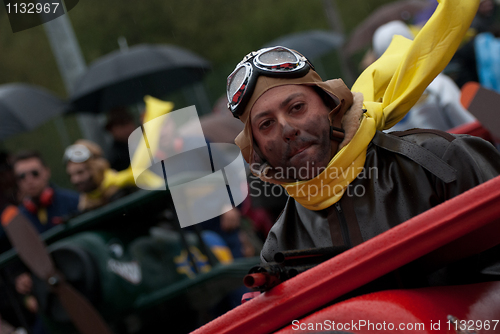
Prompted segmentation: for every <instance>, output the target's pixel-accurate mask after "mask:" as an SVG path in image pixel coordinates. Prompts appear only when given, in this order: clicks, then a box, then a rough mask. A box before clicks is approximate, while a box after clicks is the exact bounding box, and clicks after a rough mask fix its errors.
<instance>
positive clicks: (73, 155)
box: [64, 144, 92, 163]
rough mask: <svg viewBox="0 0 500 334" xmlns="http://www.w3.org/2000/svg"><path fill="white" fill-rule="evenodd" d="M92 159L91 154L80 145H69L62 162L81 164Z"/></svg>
mask: <svg viewBox="0 0 500 334" xmlns="http://www.w3.org/2000/svg"><path fill="white" fill-rule="evenodd" d="M90 157H92V153H90V151H89V149H88V148H87V147H86V146H84V145H81V144H75V145H71V146H70V147H68V148H67V149H66V152H64V160H65V161H71V162H75V163H82V162H85V161H87V160H89V159H90Z"/></svg>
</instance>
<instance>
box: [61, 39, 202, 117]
mask: <svg viewBox="0 0 500 334" xmlns="http://www.w3.org/2000/svg"><path fill="white" fill-rule="evenodd" d="M209 67H210V65H209V63H208V61H206V60H204V59H203V58H201V57H199V56H197V55H195V54H193V53H191V52H190V51H187V50H184V49H182V48H179V47H176V46H172V45H148V44H140V45H137V46H133V47H131V48H130V49H127V50H125V51H114V52H112V53H110V54H108V55H106V56H104V57H101V58H99V59H98V60H96V61H95V62H93V63H92V64H91V65H90V66H89V68H88V69H87V71H86V73H85V74H83V76H82V77H81V78H80V79H79V80H78V81H77V83H76V85H75V89H74V92H73V94H72V95H71V97H70V100H71V103H72V108H73V109H74V110H76V111H92V112H101V111H105V110H108V109H110V108H113V107H116V106H123V105H129V104H134V103H138V102H140V101H142V99H143V98H144V96H145V95H148V94H149V95H152V96H155V97H162V96H163V95H165V94H167V93H169V92H171V91H174V90H176V89H178V88H180V87H182V86H185V85H188V84H191V83H193V82H196V81H199V80H201V78H202V77H203V74H204V73H205V72H206V71H207V70H208V69H209Z"/></svg>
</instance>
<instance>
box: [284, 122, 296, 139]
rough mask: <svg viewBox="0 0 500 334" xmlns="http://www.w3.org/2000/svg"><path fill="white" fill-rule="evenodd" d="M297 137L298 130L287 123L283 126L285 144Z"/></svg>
mask: <svg viewBox="0 0 500 334" xmlns="http://www.w3.org/2000/svg"><path fill="white" fill-rule="evenodd" d="M298 135H299V130H298V129H297V128H296V127H295V126H293V125H291V124H290V123H288V122H285V123H284V124H283V140H284V141H285V142H289V141H291V140H295V138H296V137H297V136H298Z"/></svg>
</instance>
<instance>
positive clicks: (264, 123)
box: [259, 120, 272, 130]
mask: <svg viewBox="0 0 500 334" xmlns="http://www.w3.org/2000/svg"><path fill="white" fill-rule="evenodd" d="M271 124H272V121H271V120H267V121H264V122H262V123H260V126H259V129H261V130H265V129H267V128H268V127H270V126H271Z"/></svg>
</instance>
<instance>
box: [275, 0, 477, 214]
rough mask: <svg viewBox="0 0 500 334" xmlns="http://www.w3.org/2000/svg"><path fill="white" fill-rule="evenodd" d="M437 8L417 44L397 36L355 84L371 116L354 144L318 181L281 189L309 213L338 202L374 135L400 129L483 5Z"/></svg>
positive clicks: (444, 3)
mask: <svg viewBox="0 0 500 334" xmlns="http://www.w3.org/2000/svg"><path fill="white" fill-rule="evenodd" d="M439 2H440V4H439V5H438V7H437V9H436V11H435V12H434V14H433V15H432V17H431V18H430V19H429V21H428V22H427V23H426V25H425V26H424V27H423V28H422V30H421V31H420V32H419V33H418V35H417V36H416V37H415V40H414V41H413V42H412V41H410V40H408V39H406V38H404V37H401V36H395V37H394V38H393V40H392V43H391V45H390V46H389V48H388V49H387V51H386V52H385V53H384V54H383V55H382V56H381V57H380V58H379V59H378V60H377V61H376V62H375V63H373V64H372V65H371V66H369V67H368V68H367V69H366V70H365V71H364V72H363V73H362V74H361V75H360V76H359V78H358V79H357V80H356V82H355V83H354V85H353V87H352V88H351V91H353V92H361V93H363V96H364V103H363V105H364V108H365V109H366V110H367V112H366V113H365V114H364V116H363V117H362V120H361V124H360V126H359V128H358V130H357V132H356V134H355V135H354V138H353V139H352V140H351V141H350V143H349V144H348V145H346V146H345V147H344V148H342V149H341V150H340V151H339V152H337V154H336V155H335V156H334V157H333V158H332V160H331V161H330V163H329V164H328V166H327V167H326V169H325V170H324V171H323V172H322V173H321V174H319V175H318V176H317V177H315V178H314V179H311V180H307V181H298V182H293V183H286V184H283V187H284V188H285V189H286V190H287V192H288V193H289V194H290V196H292V197H293V198H294V199H295V200H296V201H297V202H299V203H300V204H301V205H303V206H304V207H305V208H307V209H309V210H322V209H325V208H327V207H329V206H331V205H332V204H335V203H336V202H337V201H339V200H340V198H341V197H342V195H343V194H344V191H345V189H346V188H347V186H348V185H349V184H350V183H351V182H352V181H353V180H354V179H356V177H357V176H358V175H359V174H360V173H361V172H362V171H363V166H364V164H365V159H366V150H367V147H368V145H369V144H370V141H371V140H372V139H373V137H374V136H375V133H376V131H377V130H384V129H389V128H391V127H392V126H393V125H395V124H396V123H398V122H399V121H400V120H401V119H402V118H403V117H404V116H405V115H406V113H407V112H408V111H409V110H410V108H411V107H412V106H413V105H414V104H415V103H416V102H417V101H418V99H419V98H420V96H421V95H422V93H423V92H424V90H425V89H426V87H427V86H428V85H429V84H430V83H431V82H432V80H434V78H435V77H436V76H437V75H438V74H439V73H440V72H441V71H442V70H443V69H444V68H445V67H446V65H447V64H448V62H449V61H450V60H451V57H452V56H453V54H454V53H455V51H456V50H457V48H458V46H459V45H460V42H461V41H462V38H463V37H464V35H465V33H466V32H467V29H468V28H469V26H470V24H471V22H472V19H473V18H474V15H475V13H476V11H477V8H478V6H479V0H460V1H457V0H455V1H451V0H441V1H439Z"/></svg>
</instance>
